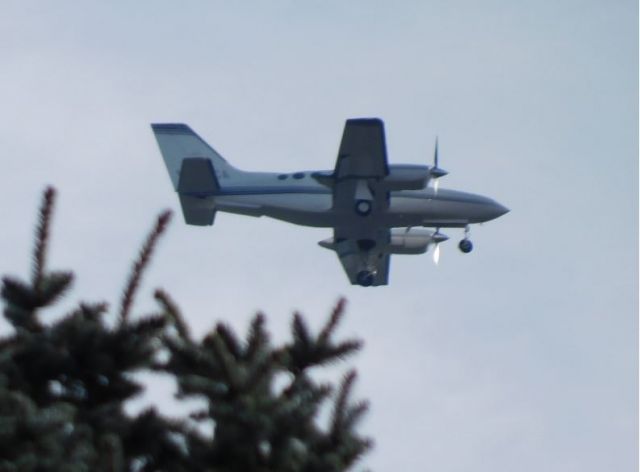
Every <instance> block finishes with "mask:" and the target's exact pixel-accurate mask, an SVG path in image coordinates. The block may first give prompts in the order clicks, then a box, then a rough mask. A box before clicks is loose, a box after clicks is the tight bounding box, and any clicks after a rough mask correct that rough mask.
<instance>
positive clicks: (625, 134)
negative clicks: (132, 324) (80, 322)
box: [0, 0, 638, 472]
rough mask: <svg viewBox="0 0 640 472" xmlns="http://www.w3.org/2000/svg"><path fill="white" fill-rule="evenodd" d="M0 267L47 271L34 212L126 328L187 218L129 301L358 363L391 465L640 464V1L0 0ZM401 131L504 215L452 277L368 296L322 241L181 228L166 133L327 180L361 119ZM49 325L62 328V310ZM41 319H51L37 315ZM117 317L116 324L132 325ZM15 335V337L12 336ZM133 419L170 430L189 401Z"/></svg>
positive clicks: (56, 257)
mask: <svg viewBox="0 0 640 472" xmlns="http://www.w3.org/2000/svg"><path fill="white" fill-rule="evenodd" d="M0 60H1V61H2V66H1V67H0V104H1V107H0V143H1V144H2V149H3V157H2V164H3V172H1V173H0V221H1V222H2V231H0V260H1V261H2V265H1V266H0V272H1V273H3V274H7V273H8V274H15V275H22V276H27V275H28V274H29V264H30V257H31V256H30V254H31V245H32V238H33V228H34V225H35V218H36V210H37V208H38V205H39V201H40V197H41V192H42V190H43V189H44V187H45V186H46V185H48V184H52V185H54V186H55V187H56V188H57V189H58V190H59V198H58V201H57V208H56V213H55V221H54V224H53V238H52V248H51V256H50V266H51V267H52V268H55V269H73V270H74V271H75V272H76V275H77V279H76V282H75V286H74V290H73V292H72V293H71V294H70V295H69V296H67V298H66V299H65V302H64V303H65V305H64V306H68V307H72V306H73V305H74V304H77V303H78V301H80V300H87V301H100V300H107V301H109V302H110V303H111V304H112V306H114V307H116V306H117V303H118V301H119V297H120V293H121V291H122V289H123V285H124V281H125V278H126V276H127V274H128V272H129V270H130V266H131V262H132V260H133V259H134V257H135V255H136V253H137V251H138V248H139V246H140V244H141V243H142V241H143V239H144V237H145V235H146V234H147V231H148V230H149V229H150V228H151V226H152V224H153V221H154V219H155V217H156V215H157V214H158V213H159V212H160V211H162V210H163V209H165V208H170V209H173V210H174V212H175V214H174V216H175V217H174V219H173V222H172V224H171V227H170V229H169V231H168V233H167V235H166V236H165V237H164V238H163V240H162V242H161V243H160V245H159V247H158V251H157V253H156V255H155V258H154V261H153V263H152V266H151V267H150V270H149V272H148V273H147V274H146V276H145V282H144V284H143V286H142V289H141V291H140V293H139V295H138V298H137V299H136V305H135V309H136V312H137V313H140V314H144V313H148V312H151V311H153V310H154V309H156V306H155V304H154V302H153V299H152V293H153V290H154V288H156V287H164V288H166V289H167V290H168V291H169V292H170V293H171V294H172V296H173V298H174V299H175V300H176V301H177V302H178V304H179V305H180V306H181V308H182V310H183V312H184V313H185V315H186V317H187V319H188V321H189V323H190V324H191V326H192V329H193V331H194V333H196V334H200V335H204V334H205V333H206V332H207V331H208V330H209V329H211V328H212V327H213V326H214V324H215V323H216V322H218V321H221V320H224V321H225V322H227V323H229V324H230V325H232V326H233V327H234V328H236V329H237V330H239V331H240V332H244V331H245V330H246V329H247V326H248V323H249V320H250V319H251V317H252V316H253V315H254V314H255V313H256V311H258V310H261V311H263V312H264V313H266V314H267V317H268V324H269V327H270V329H271V331H272V333H273V337H274V339H275V340H276V341H285V340H287V339H288V330H289V323H290V321H291V316H292V313H293V312H294V311H296V310H299V311H301V312H302V313H303V314H304V315H305V317H306V319H307V320H308V322H309V324H310V325H311V326H313V327H319V326H321V325H322V323H323V321H324V320H325V319H326V317H327V316H328V314H329V312H330V310H331V308H332V307H333V306H334V304H335V303H336V301H337V300H338V299H339V298H340V297H346V299H347V300H348V305H347V316H346V319H345V320H344V323H343V325H342V326H341V328H340V330H339V333H340V335H341V336H342V337H343V338H346V337H358V338H361V339H363V340H364V342H365V347H364V349H363V351H362V352H361V353H360V354H358V355H357V356H356V357H355V358H353V359H351V360H350V361H348V362H346V363H345V364H344V365H343V366H338V367H335V368H332V369H331V370H330V371H329V372H328V374H327V375H328V376H329V377H330V378H334V379H338V378H339V377H340V376H341V375H342V374H343V373H344V372H345V371H346V369H347V368H349V366H354V367H356V368H357V369H358V371H359V378H358V382H357V388H356V392H355V393H356V398H366V399H369V400H370V402H371V410H370V413H369V414H368V416H367V418H366V419H365V421H364V422H363V423H362V425H361V428H360V430H361V431H362V432H363V433H364V434H366V435H369V436H372V437H373V438H374V439H375V442H376V446H375V449H374V450H373V452H372V453H370V454H369V455H368V456H367V457H366V458H365V459H364V460H363V461H362V466H366V467H370V468H372V469H373V470H378V471H383V470H406V471H418V470H430V471H438V472H458V471H467V470H475V471H492V472H495V471H511V470H519V471H523V472H527V471H540V470H545V471H547V472H555V471H558V472H560V471H562V472H566V471H578V470H579V471H581V472H589V471H594V472H595V471H602V470H616V471H635V470H637V469H638V449H637V444H638V429H637V427H638V5H637V2H634V1H630V0H618V1H615V2H603V1H595V0H581V1H578V0H558V1H553V2H552V1H541V2H513V1H506V0H505V1H496V0H488V1H484V2H476V1H471V0H454V1H444V0H437V1H436V0H434V1H412V0H405V1H403V2H392V1H364V0H353V1H349V2H343V1H338V0H325V1H319V0H307V1H293V0H273V1H258V0H256V1H251V2H231V1H226V2H225V1H191V2H182V3H180V4H178V3H177V2H169V1H150V0H142V1H138V2H123V1H116V2H98V1H86V2H79V1H68V0H60V1H57V2H22V1H17V0H8V1H5V2H3V6H2V14H1V15H0ZM354 117H380V118H382V119H383V120H384V121H385V127H386V133H387V148H388V149H387V150H388V155H389V159H390V162H391V163H411V164H425V163H426V164H428V163H430V162H431V159H432V155H433V146H434V142H435V138H436V136H438V139H439V148H440V165H441V166H442V167H443V168H445V169H447V170H448V171H449V172H450V174H449V175H448V176H447V177H446V178H444V179H443V180H442V181H441V187H444V188H453V189H457V190H464V191H469V192H474V193H480V194H483V195H487V196H490V197H491V198H494V199H495V200H497V201H499V202H500V203H502V204H504V205H505V206H507V207H509V208H510V209H511V212H510V213H509V214H507V215H505V216H503V217H502V218H500V219H498V220H496V221H493V222H490V223H487V224H485V225H482V226H476V227H474V228H473V229H472V232H471V238H472V240H473V242H474V245H475V250H474V252H473V253H471V254H469V255H463V254H461V253H460V252H459V251H458V250H457V248H456V244H457V241H458V240H459V239H460V238H461V237H462V232H461V231H460V230H455V229H453V230H447V231H444V232H445V233H446V234H447V235H449V236H450V237H451V241H449V242H447V243H445V244H443V245H442V248H441V249H442V255H441V259H440V264H439V265H438V266H437V267H436V266H434V264H433V262H432V260H431V257H430V255H429V254H427V255H424V256H413V257H409V256H395V257H394V258H393V260H392V263H391V276H390V285H389V286H387V287H378V288H360V287H352V286H350V285H349V284H348V282H347V279H346V276H345V275H344V273H343V271H342V267H341V265H340V263H339V261H338V259H337V258H336V256H335V255H334V254H333V253H332V252H330V251H327V250H325V249H322V248H320V247H318V246H317V244H316V243H317V242H318V241H320V240H321V239H324V238H326V237H329V236H330V235H331V231H330V230H328V229H317V228H304V227H299V226H293V225H290V224H288V223H283V222H278V221H274V220H269V219H266V218H260V219H255V218H248V217H241V216H236V215H228V214H218V215H217V217H216V222H215V225H214V226H213V227H205V228H200V227H188V226H186V225H185V224H184V223H183V221H182V217H181V214H180V208H179V204H178V200H177V198H176V196H175V194H174V191H173V188H172V186H171V183H170V180H169V177H168V175H167V174H166V170H165V167H164V164H163V163H162V160H161V157H160V154H159V151H158V149H157V146H156V143H155V140H154V138H153V135H152V133H151V131H150V128H149V123H152V122H184V123H188V124H189V125H190V126H191V127H192V128H193V129H194V130H196V132H198V133H199V134H200V135H201V136H202V137H203V138H205V139H206V140H207V141H208V142H209V143H210V144H211V145H212V146H213V147H214V148H215V149H216V150H217V151H218V152H219V153H220V154H222V155H223V156H224V157H225V158H226V159H227V160H229V161H230V162H231V163H232V164H233V165H234V166H236V167H239V168H241V169H246V170H255V171H274V172H290V171H295V170H308V169H332V168H333V166H334V163H335V158H336V153H337V149H338V145H339V141H340V137H341V134H342V128H343V126H344V121H345V120H346V119H347V118H354ZM50 315H51V316H54V313H51V314H50ZM44 316H45V317H46V316H47V313H44ZM113 316H115V308H114V315H113ZM7 332H8V325H7V323H6V322H4V321H2V322H0V334H2V333H7ZM149 381H150V382H151V384H150V385H152V387H153V388H152V389H151V391H150V392H149V393H148V394H147V396H146V397H145V398H144V399H142V400H141V401H146V402H150V403H153V404H157V405H159V406H160V407H161V409H162V408H164V409H165V410H167V411H173V410H172V409H174V408H177V407H176V406H175V405H174V404H172V403H171V402H172V400H171V394H172V388H173V386H172V385H171V383H170V382H167V381H165V380H159V379H151V380H149Z"/></svg>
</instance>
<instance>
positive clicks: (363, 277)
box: [356, 270, 375, 287]
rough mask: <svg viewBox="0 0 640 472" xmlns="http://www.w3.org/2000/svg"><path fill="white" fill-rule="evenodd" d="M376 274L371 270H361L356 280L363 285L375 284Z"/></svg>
mask: <svg viewBox="0 0 640 472" xmlns="http://www.w3.org/2000/svg"><path fill="white" fill-rule="evenodd" d="M374 279H375V274H374V273H373V272H371V271H370V270H361V271H360V272H358V275H357V276H356V282H358V285H360V286H362V287H370V286H371V285H373V281H374Z"/></svg>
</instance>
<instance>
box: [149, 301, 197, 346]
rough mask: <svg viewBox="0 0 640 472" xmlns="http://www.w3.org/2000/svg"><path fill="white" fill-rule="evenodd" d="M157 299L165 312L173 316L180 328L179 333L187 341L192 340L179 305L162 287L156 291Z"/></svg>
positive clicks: (175, 324) (174, 321) (176, 325)
mask: <svg viewBox="0 0 640 472" xmlns="http://www.w3.org/2000/svg"><path fill="white" fill-rule="evenodd" d="M154 296H155V299H156V300H157V301H158V302H159V303H160V304H161V305H162V307H163V308H164V312H165V313H166V314H167V315H168V316H169V317H170V318H171V321H173V324H174V326H175V327H176V330H178V334H179V335H180V337H181V338H182V339H184V340H185V341H189V342H191V333H190V330H189V326H188V325H187V323H185V321H184V317H183V316H182V312H181V311H180V308H178V305H177V304H176V303H175V302H174V301H173V299H172V298H171V297H170V296H169V294H168V293H167V292H165V291H164V290H162V289H158V290H156V291H155V294H154Z"/></svg>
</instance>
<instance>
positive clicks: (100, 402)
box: [0, 188, 371, 472]
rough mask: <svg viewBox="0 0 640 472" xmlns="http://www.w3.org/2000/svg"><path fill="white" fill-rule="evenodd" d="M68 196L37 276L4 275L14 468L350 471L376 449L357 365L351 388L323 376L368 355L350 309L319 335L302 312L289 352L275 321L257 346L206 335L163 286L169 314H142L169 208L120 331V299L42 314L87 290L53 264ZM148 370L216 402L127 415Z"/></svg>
mask: <svg viewBox="0 0 640 472" xmlns="http://www.w3.org/2000/svg"><path fill="white" fill-rule="evenodd" d="M54 199H55V191H54V190H53V189H52V188H48V189H47V190H46V191H45V192H44V198H43V203H42V207H41V209H40V214H39V220H38V225H37V229H36V243H35V248H34V255H33V267H32V274H31V279H30V280H29V281H22V280H19V279H17V278H14V277H4V278H3V279H2V282H3V285H2V300H3V302H4V306H5V308H4V316H5V318H6V319H7V320H8V321H9V322H10V323H11V326H12V328H13V332H12V333H11V334H10V335H8V336H6V337H4V338H2V339H0V471H5V470H6V471H13V470H15V471H40V470H42V471H45V470H47V471H48V470H56V471H67V470H68V471H84V470H86V471H90V470H91V471H93V470H97V471H121V470H136V471H152V470H168V471H174V470H175V471H234V472H237V471H264V472H268V471H274V472H275V471H278V472H297V471H308V472H316V471H317V472H332V471H336V472H337V471H345V470H349V469H351V468H352V466H353V465H354V464H355V463H356V462H357V460H358V459H359V458H360V457H361V456H362V455H363V454H364V453H365V452H366V451H367V450H368V449H369V448H370V447H371V441H370V440H369V439H367V438H364V437H362V436H361V435H360V434H359V433H358V432H357V431H356V426H357V424H358V421H359V420H360V419H361V418H362V416H363V415H364V413H365V412H366V411H367V407H368V406H367V403H366V402H356V403H353V402H352V401H351V400H350V393H351V390H352V387H353V383H354V381H355V377H356V374H355V371H350V372H348V373H347V374H346V375H345V377H344V379H343V380H342V382H341V383H340V385H339V386H337V389H336V387H335V386H333V385H330V384H321V383H318V382H317V381H315V380H314V378H313V375H312V374H311V370H312V369H314V368H316V367H322V366H325V365H327V364H329V363H334V362H338V361H342V360H343V359H344V358H345V357H347V356H349V355H351V354H353V353H355V352H356V351H357V350H359V349H360V348H361V342H360V341H357V340H347V341H335V340H334V335H335V330H336V327H337V325H338V323H339V321H340V319H341V317H342V315H343V312H344V301H341V302H339V303H338V305H337V306H336V308H335V309H334V311H333V313H332V314H331V316H330V318H329V320H328V322H327V324H326V325H325V326H324V327H323V328H322V330H321V331H320V332H319V333H318V334H317V335H314V334H313V333H312V332H311V331H310V330H309V328H308V327H307V326H306V324H305V322H304V320H303V318H302V316H301V315H299V314H296V315H294V319H293V323H292V327H291V328H292V329H291V331H292V341H291V342H289V343H287V344H284V345H281V346H276V345H273V344H272V342H271V340H270V336H269V333H268V332H267V330H266V328H265V316H264V315H261V314H259V315H257V316H256V317H255V318H254V319H253V321H252V323H251V326H250V328H249V332H248V333H247V335H246V338H245V339H240V338H239V337H238V336H237V335H236V334H235V333H234V332H233V331H232V330H231V329H230V328H229V327H228V326H227V325H225V324H224V323H218V324H217V325H216V326H215V328H214V329H213V330H212V331H211V332H210V333H208V334H207V335H206V336H204V338H202V339H200V340H198V339H196V338H194V337H193V335H192V334H191V333H190V330H189V327H188V325H187V323H186V322H185V321H184V318H183V316H182V315H181V313H180V310H179V309H178V307H177V305H176V304H175V303H174V302H173V301H172V300H171V298H170V297H169V295H168V294H167V293H166V292H165V291H163V290H157V291H156V294H155V297H156V299H157V301H158V303H159V306H160V311H159V313H157V314H153V315H147V316H144V317H133V316H132V313H131V312H132V307H133V301H134V297H135V295H136V292H137V289H138V287H139V284H140V281H141V277H142V275H143V273H144V271H145V269H146V268H147V266H148V264H149V261H150V258H151V255H152V253H153V251H154V248H155V246H156V244H157V241H158V239H159V237H160V236H161V235H162V233H163V232H164V230H165V228H166V226H167V224H168V222H169V220H170V213H169V212H164V213H162V214H161V215H160V216H159V217H158V219H157V221H156V224H155V225H154V228H153V229H152V231H151V233H150V234H149V236H148V237H147V240H146V241H145V242H144V244H143V247H142V249H141V251H140V254H139V256H138V258H137V260H136V261H135V263H134V266H133V269H132V272H131V275H130V276H129V279H128V281H127V283H126V284H125V289H124V292H123V295H122V300H121V301H120V303H119V311H118V315H117V317H116V319H115V322H114V323H111V324H112V326H110V325H109V323H108V322H107V321H109V320H108V319H107V313H108V306H107V304H106V303H82V304H80V306H78V307H77V308H76V309H75V310H73V311H72V312H71V313H69V314H67V315H66V316H64V317H62V318H61V319H57V320H55V321H51V322H49V323H46V322H45V321H44V320H42V319H41V310H42V309H43V308H48V307H52V306H55V305H56V303H57V301H58V300H59V299H60V298H61V297H62V296H63V295H64V294H65V293H66V292H67V291H68V290H69V289H70V287H71V285H72V282H73V274H72V273H71V272H57V271H50V270H48V268H47V267H46V259H47V248H48V241H49V229H50V222H51V216H52V211H53V204H54ZM112 320H113V319H112ZM161 354H162V355H161ZM145 370H146V371H156V372H162V373H165V374H169V375H172V376H174V378H175V379H176V382H177V385H178V398H184V399H186V398H199V399H203V400H204V401H205V404H206V408H205V409H203V410H202V411H195V412H193V413H192V414H191V415H190V416H189V418H178V419H175V418H172V419H170V418H167V417H165V416H164V415H162V414H161V413H159V412H158V411H157V410H156V409H155V408H151V409H148V410H145V411H143V412H141V413H139V414H138V415H135V416H131V415H128V414H126V413H125V410H124V405H125V402H127V401H128V400H130V399H132V398H134V397H135V396H137V395H138V394H140V393H141V392H142V390H143V389H144V386H143V385H141V384H140V383H139V382H138V381H136V380H135V379H134V378H133V377H132V375H131V374H133V373H136V372H141V371H145ZM334 390H335V391H334ZM328 401H329V402H332V403H333V406H332V415H331V418H330V421H329V423H328V424H326V425H324V426H323V425H321V424H320V420H319V418H318V416H319V411H320V409H321V407H322V406H323V405H324V404H326V402H328ZM197 422H203V424H205V425H209V427H210V429H211V431H210V434H207V432H206V430H204V428H202V427H200V428H199V427H197V426H196V423H197Z"/></svg>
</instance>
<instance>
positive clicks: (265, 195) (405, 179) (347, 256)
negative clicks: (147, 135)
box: [151, 118, 509, 287]
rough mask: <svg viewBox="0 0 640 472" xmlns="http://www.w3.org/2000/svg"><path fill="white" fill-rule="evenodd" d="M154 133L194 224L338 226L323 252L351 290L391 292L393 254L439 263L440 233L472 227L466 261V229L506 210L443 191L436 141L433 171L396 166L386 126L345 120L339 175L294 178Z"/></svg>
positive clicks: (180, 127)
mask: <svg viewBox="0 0 640 472" xmlns="http://www.w3.org/2000/svg"><path fill="white" fill-rule="evenodd" d="M151 128H152V130H153V133H154V135H155V138H156V140H157V142H158V146H159V148H160V152H161V154H162V157H163V159H164V162H165V164H166V167H167V170H168V172H169V176H170V177H171V182H172V183H173V187H174V189H175V190H176V192H177V193H178V196H179V198H180V204H181V206H182V213H183V215H184V220H185V222H186V223H187V224H189V225H197V226H207V225H212V224H213V222H214V218H215V215H216V212H218V211H222V212H228V213H235V214H240V215H248V216H256V217H258V216H268V217H271V218H275V219H278V220H282V221H287V222H289V223H294V224H297V225H304V226H312V227H322V228H333V237H331V238H328V239H324V240H322V241H320V242H319V243H318V244H319V245H320V246H321V247H324V248H327V249H331V250H333V251H335V252H336V254H337V255H338V257H339V259H340V262H341V263H342V265H343V267H344V270H345V272H346V274H347V276H348V278H349V281H350V282H351V284H353V285H360V286H363V287H369V286H380V285H387V284H388V281H389V263H390V256H391V255H392V254H422V253H425V252H427V250H428V248H429V247H430V246H435V248H434V260H435V261H436V263H437V258H438V257H439V249H440V248H439V245H440V243H442V242H444V241H446V240H447V239H449V238H448V237H447V236H446V235H444V234H443V233H441V232H440V228H465V235H464V238H463V239H462V240H461V241H460V243H459V246H458V247H459V249H460V251H462V252H463V253H469V252H471V250H472V249H473V244H472V242H471V240H470V239H469V225H471V224H474V223H483V222H486V221H490V220H493V219H495V218H498V217H500V216H502V215H504V214H505V213H507V212H508V211H509V210H508V209H507V208H505V207H504V206H502V205H500V204H499V203H497V202H496V201H494V200H492V199H490V198H487V197H484V196H481V195H475V194H471V193H466V192H459V191H455V190H445V189H439V185H438V182H439V179H440V178H442V177H444V176H445V175H447V171H445V170H444V169H441V168H440V167H439V166H438V144H437V140H436V147H435V154H434V164H433V165H432V166H427V165H416V164H389V163H388V162H387V149H386V143H385V132H384V123H383V121H382V120H381V119H379V118H354V119H348V120H347V121H346V124H345V127H344V132H343V134H342V141H341V143H340V148H339V150H338V158H337V162H336V164H335V168H334V170H333V171H299V172H291V173H268V172H246V171H242V170H239V169H237V168H235V167H233V166H232V165H231V164H229V162H227V161H226V160H225V159H224V158H223V157H222V156H221V155H220V154H218V153H217V152H216V151H215V150H214V149H213V148H212V147H211V146H209V145H208V144H207V143H206V142H205V141H204V140H203V139H202V138H201V137H200V136H198V135H197V134H196V133H195V132H194V131H192V130H191V128H189V126H187V125H186V124H182V123H161V124H152V125H151ZM430 183H432V184H431V185H430ZM427 228H433V230H430V229H427Z"/></svg>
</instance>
